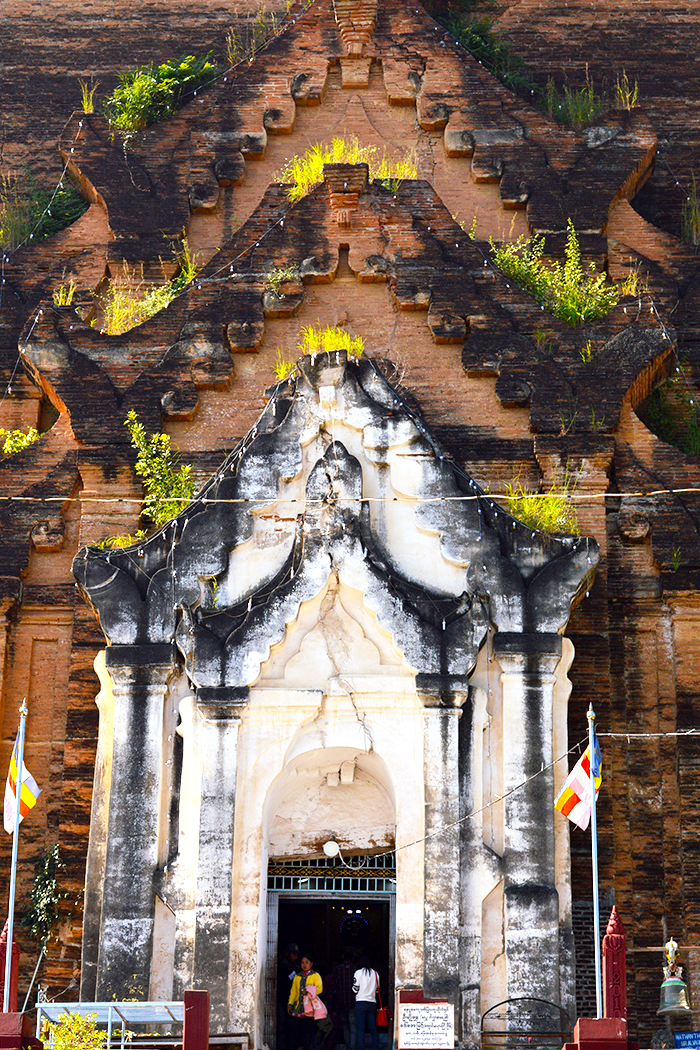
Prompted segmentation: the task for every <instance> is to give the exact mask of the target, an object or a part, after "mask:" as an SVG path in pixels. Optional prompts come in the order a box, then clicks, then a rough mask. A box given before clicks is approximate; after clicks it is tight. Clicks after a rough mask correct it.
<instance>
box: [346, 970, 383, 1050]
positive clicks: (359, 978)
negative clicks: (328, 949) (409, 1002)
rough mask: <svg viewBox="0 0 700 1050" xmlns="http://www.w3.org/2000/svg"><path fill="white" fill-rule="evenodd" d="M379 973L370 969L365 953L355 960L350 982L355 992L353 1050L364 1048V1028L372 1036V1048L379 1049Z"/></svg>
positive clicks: (373, 1049) (363, 1049)
mask: <svg viewBox="0 0 700 1050" xmlns="http://www.w3.org/2000/svg"><path fill="white" fill-rule="evenodd" d="M378 988H379V974H378V973H377V971H376V970H373V969H372V963H371V962H370V960H369V957H368V956H367V955H361V956H360V958H359V959H358V960H357V969H356V970H355V978H354V980H353V983H352V990H353V992H354V993H355V1030H356V1037H357V1045H356V1047H355V1050H365V1028H367V1031H368V1032H369V1034H370V1035H371V1036H372V1050H379V1036H378V1034H377V989H378Z"/></svg>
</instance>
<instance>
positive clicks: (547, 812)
mask: <svg viewBox="0 0 700 1050" xmlns="http://www.w3.org/2000/svg"><path fill="white" fill-rule="evenodd" d="M561 652H562V639H561V636H560V635H558V634H550V633H546V634H545V633H542V634H511V633H499V634H497V635H496V637H495V639H494V655H495V657H496V660H497V661H498V663H499V664H500V666H501V669H502V674H501V686H502V692H503V792H504V795H505V799H504V806H505V821H504V824H505V837H504V856H503V864H504V910H505V914H504V936H505V953H506V959H507V973H506V986H507V993H508V998H513V997H517V996H523V995H527V996H531V997H535V998H539V999H546V1000H549V1001H550V1002H555V1003H558V1002H559V999H560V982H559V898H558V894H557V890H556V881H555V858H554V824H553V821H554V813H553V805H554V780H553V770H552V757H553V756H552V706H553V692H554V683H555V675H554V671H555V668H556V666H557V663H558V662H559V659H560V657H561ZM507 1023H508V1025H509V1026H510V1024H511V1019H510V1018H509V1020H508V1022H507ZM512 1023H514V1024H515V1021H514V1020H513V1022H512ZM557 1023H558V1022H557Z"/></svg>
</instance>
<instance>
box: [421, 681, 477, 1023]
mask: <svg viewBox="0 0 700 1050" xmlns="http://www.w3.org/2000/svg"><path fill="white" fill-rule="evenodd" d="M427 677H428V676H423V675H421V676H420V680H419V683H418V690H419V696H420V699H421V701H422V703H423V738H424V751H423V772H424V778H425V898H424V901H425V904H424V907H425V913H424V914H425V918H424V923H425V925H424V934H423V994H424V995H425V996H426V998H439V999H449V1001H450V1002H451V1003H453V1004H454V1006H455V1010H456V1013H455V1017H456V1018H457V1017H458V1016H459V976H460V907H459V900H460V894H459V887H460V828H459V825H458V824H455V822H456V821H457V820H458V819H459V732H458V727H459V719H460V716H461V714H462V711H461V705H462V703H463V702H464V700H465V698H466V688H465V689H463V690H462V691H460V692H456V691H455V690H454V688H453V685H454V683H452V682H447V681H446V680H444V679H440V680H439V681H437V682H435V683H428V682H426V681H425V679H426V678H427ZM451 824H455V826H454V827H449V828H448V829H447V830H445V831H442V830H440V829H442V828H445V827H446V826H447V825H451ZM435 832H439V834H435Z"/></svg>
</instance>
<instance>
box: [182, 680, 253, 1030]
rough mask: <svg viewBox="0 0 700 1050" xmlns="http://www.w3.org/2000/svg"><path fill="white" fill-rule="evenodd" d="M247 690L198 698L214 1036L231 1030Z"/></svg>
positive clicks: (201, 971)
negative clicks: (237, 821) (238, 799)
mask: <svg viewBox="0 0 700 1050" xmlns="http://www.w3.org/2000/svg"><path fill="white" fill-rule="evenodd" d="M247 701H248V691H247V689H200V690H198V692H197V714H196V717H197V719H198V723H199V730H198V738H199V746H200V755H201V770H202V782H201V805H200V816H199V858H198V863H197V897H196V905H195V944H194V974H195V984H196V986H197V987H198V988H201V989H204V990H206V991H208V992H209V995H210V1001H211V1023H212V1031H214V1032H222V1031H226V1030H227V1027H228V981H229V960H230V953H231V943H230V941H231V879H232V877H233V834H234V827H233V824H234V812H235V796H236V772H237V766H238V729H239V726H240V715H241V711H242V709H243V708H244V707H245V705H246V704H247Z"/></svg>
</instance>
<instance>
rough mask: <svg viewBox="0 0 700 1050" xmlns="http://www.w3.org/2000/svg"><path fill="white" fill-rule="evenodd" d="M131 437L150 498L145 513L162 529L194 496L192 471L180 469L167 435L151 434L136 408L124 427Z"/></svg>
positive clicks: (138, 467) (138, 471) (144, 485)
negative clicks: (137, 413)
mask: <svg viewBox="0 0 700 1050" xmlns="http://www.w3.org/2000/svg"><path fill="white" fill-rule="evenodd" d="M124 425H125V426H126V427H127V428H128V430H129V434H130V435H131V444H132V445H133V446H134V448H135V449H136V451H137V452H138V457H137V459H136V473H137V474H138V475H139V477H140V478H142V479H143V487H144V489H145V491H146V499H145V500H144V503H143V513H144V515H145V516H146V517H147V518H149V519H150V520H151V522H152V523H153V525H154V526H155V527H156V528H157V529H160V528H162V527H163V525H165V524H166V523H167V522H169V521H170V519H171V518H174V517H175V515H176V514H179V513H180V511H181V510H182V509H183V507H184V506H185V505H186V504H187V503H189V502H190V501H191V500H192V498H193V496H194V479H193V478H192V468H191V467H190V466H184V467H179V469H178V468H177V465H178V462H179V456H178V453H177V451H176V450H175V449H174V448H173V447H172V445H171V443H170V438H169V436H168V435H167V434H147V433H146V429H145V427H144V425H143V423H141V422H140V421H139V417H138V416H137V415H136V413H135V412H134V410H133V409H132V410H131V411H130V412H129V414H128V415H127V417H126V422H125V424H124Z"/></svg>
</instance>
